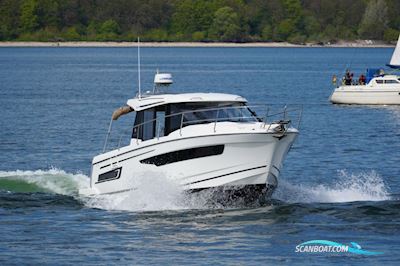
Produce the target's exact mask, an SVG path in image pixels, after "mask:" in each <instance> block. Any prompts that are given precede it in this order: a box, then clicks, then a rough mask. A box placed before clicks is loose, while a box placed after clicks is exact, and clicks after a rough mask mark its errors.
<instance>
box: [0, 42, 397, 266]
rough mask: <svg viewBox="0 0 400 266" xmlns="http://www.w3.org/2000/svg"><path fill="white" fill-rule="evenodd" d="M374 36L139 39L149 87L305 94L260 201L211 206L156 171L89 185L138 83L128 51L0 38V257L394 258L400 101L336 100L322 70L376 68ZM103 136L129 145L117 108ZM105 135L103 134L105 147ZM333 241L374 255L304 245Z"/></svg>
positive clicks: (99, 260)
mask: <svg viewBox="0 0 400 266" xmlns="http://www.w3.org/2000/svg"><path fill="white" fill-rule="evenodd" d="M392 51H393V49H389V48H386V49H383V48H376V49H371V48H366V49H363V48H142V50H141V52H142V58H141V61H142V69H141V70H142V87H143V90H144V91H146V90H151V89H152V81H153V77H154V74H155V72H156V71H157V69H159V70H160V71H161V72H170V73H172V74H173V78H174V82H175V83H174V85H173V86H172V88H171V90H172V91H175V92H198V91H201V92H227V93H234V94H239V95H242V96H244V97H246V98H247V99H248V100H249V101H250V102H256V103H267V104H270V105H271V106H275V107H276V106H278V107H284V106H285V105H288V106H291V105H302V106H303V117H302V122H301V124H300V135H299V137H298V139H297V140H296V142H295V144H294V146H293V148H292V149H291V151H290V153H289V154H288V157H287V158H286V160H285V162H284V167H283V169H282V173H281V176H280V178H279V185H278V189H277V190H276V191H275V193H274V195H273V197H272V199H271V200H270V201H268V202H266V203H263V204H261V205H260V204H259V205H255V206H245V205H243V206H242V205H241V204H240V202H239V203H238V204H235V205H234V206H224V205H215V204H214V205H209V204H208V202H209V201H208V198H209V196H210V195H208V194H207V193H203V194H199V195H188V194H186V193H185V192H184V191H182V189H181V188H180V187H179V186H178V185H177V184H175V183H174V182H172V181H170V180H169V179H168V178H166V177H165V176H163V175H162V173H151V172H149V173H146V174H143V175H140V176H137V177H135V180H134V182H135V186H136V187H137V189H136V190H134V191H131V192H130V193H128V194H125V195H123V196H116V195H110V196H101V197H95V198H90V199H88V198H83V197H81V196H79V195H78V190H79V189H81V188H85V187H87V186H88V180H89V175H90V166H91V159H92V158H93V156H95V155H96V154H98V153H100V152H101V151H102V148H103V144H104V139H105V135H106V131H107V129H108V123H109V121H110V117H111V113H112V112H113V110H114V109H116V108H118V107H120V106H122V105H124V104H125V102H126V100H127V99H128V98H130V97H133V96H134V95H135V93H136V90H137V74H136V73H137V65H136V61H137V57H136V50H135V49H133V48H1V49H0V106H1V119H0V129H1V131H0V229H1V240H0V263H1V264H39V263H44V264H72V263H79V264H130V265H131V264H244V265H259V264H267V265H268V264H273V265H275V264H291V265H292V264H318V265H321V264H378V263H379V264H382V263H386V264H396V263H397V262H398V261H399V260H400V245H399V244H400V240H399V233H400V213H399V208H400V201H399V197H400V181H399V176H400V167H399V155H400V153H399V150H400V139H399V136H400V108H399V107H397V106H339V105H332V104H330V103H329V101H328V98H329V95H330V94H331V92H332V88H333V87H332V84H331V79H332V75H333V74H336V75H338V76H339V77H340V75H342V74H343V73H344V71H345V69H346V68H350V69H351V71H353V72H354V73H355V76H358V75H359V74H361V72H363V71H365V69H366V68H367V67H371V68H372V67H380V66H383V65H384V64H385V63H386V62H388V61H389V60H390V56H391V53H392ZM120 120H121V121H118V123H117V124H116V125H115V127H114V131H113V133H114V134H113V137H112V139H111V144H115V143H116V142H119V139H120V136H122V143H123V144H126V143H128V142H129V134H130V131H131V127H132V123H133V121H132V119H130V118H129V117H127V118H121V119H120ZM111 144H110V145H111ZM310 240H329V241H334V242H338V243H341V244H344V245H350V243H351V242H356V243H358V244H359V245H360V246H361V247H362V249H364V250H368V251H378V252H383V254H380V255H374V256H367V255H359V254H354V253H318V252H317V253H299V252H296V246H297V245H299V244H301V243H303V242H305V241H310Z"/></svg>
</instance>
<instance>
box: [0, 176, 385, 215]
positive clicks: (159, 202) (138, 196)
mask: <svg viewBox="0 0 400 266" xmlns="http://www.w3.org/2000/svg"><path fill="white" fill-rule="evenodd" d="M331 181H335V184H333V185H327V184H321V185H314V186H313V185H311V186H305V185H302V184H293V183H290V182H287V181H284V180H283V179H281V180H280V182H279V185H278V188H277V190H276V191H275V193H274V194H273V196H272V199H276V200H279V201H283V202H286V203H314V202H315V203H335V202H352V201H384V200H390V199H391V197H390V194H389V192H388V189H387V188H386V186H385V183H384V181H383V178H382V177H381V176H379V175H378V174H377V173H376V172H375V171H371V172H367V173H359V174H350V173H347V172H346V171H340V172H339V175H338V177H335V178H332V179H331ZM299 182H300V181H299ZM88 187H89V177H88V176H86V175H84V174H71V173H67V172H65V171H63V170H60V169H50V170H36V171H20V170H17V171H8V172H7V171H0V191H8V192H11V193H12V192H45V193H54V194H61V195H67V196H72V197H74V198H75V199H77V200H78V201H80V202H82V203H83V204H84V205H85V206H86V207H88V208H98V209H104V210H125V211H161V210H185V209H210V208H225V207H224V206H223V205H212V206H210V204H209V199H210V198H211V197H212V191H211V192H204V193H195V194H189V193H187V192H185V191H184V190H183V189H182V187H181V186H179V184H177V183H175V182H174V181H172V180H171V179H169V178H166V177H165V176H163V175H162V174H161V173H152V172H148V173H146V174H142V175H139V176H136V177H135V178H134V179H133V180H132V183H131V184H130V187H135V189H133V190H131V191H129V192H127V193H124V194H114V195H113V194H111V195H99V196H95V197H88V198H87V197H82V196H81V195H79V194H78V191H79V189H84V188H88ZM237 205H240V202H238V204H237ZM236 207H238V206H236Z"/></svg>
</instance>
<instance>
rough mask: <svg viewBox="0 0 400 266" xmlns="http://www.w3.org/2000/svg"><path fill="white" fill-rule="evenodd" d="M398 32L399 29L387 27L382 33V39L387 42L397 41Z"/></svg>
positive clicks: (399, 32)
mask: <svg viewBox="0 0 400 266" xmlns="http://www.w3.org/2000/svg"><path fill="white" fill-rule="evenodd" d="M399 34H400V31H399V30H395V29H392V28H389V29H387V30H385V33H384V34H383V39H384V40H385V41H387V42H394V41H397V39H398V38H399Z"/></svg>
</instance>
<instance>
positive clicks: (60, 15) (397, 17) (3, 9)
mask: <svg viewBox="0 0 400 266" xmlns="http://www.w3.org/2000/svg"><path fill="white" fill-rule="evenodd" d="M399 31H400V1H399V0H352V1H349V0H334V1H332V0H267V1H265V0H148V1H142V0H114V1H103V0H0V41H4V40H32V41H36V40H37V41H49V40H56V41H63V40H92V41H115V40H117V41H119V40H126V41H134V40H136V38H137V36H141V37H142V40H145V41H146V40H147V41H228V42H243V41H249V40H250V41H289V42H294V43H304V42H308V41H312V42H328V41H329V42H332V41H336V40H341V39H342V40H352V39H357V38H361V39H377V40H385V41H388V42H389V41H393V40H395V39H397V37H398V32H399ZM396 35H397V37H396Z"/></svg>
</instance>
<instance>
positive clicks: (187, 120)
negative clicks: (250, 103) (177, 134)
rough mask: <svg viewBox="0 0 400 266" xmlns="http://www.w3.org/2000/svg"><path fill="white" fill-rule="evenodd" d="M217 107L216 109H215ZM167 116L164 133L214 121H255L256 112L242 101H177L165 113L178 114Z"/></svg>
mask: <svg viewBox="0 0 400 266" xmlns="http://www.w3.org/2000/svg"><path fill="white" fill-rule="evenodd" d="M216 109H218V110H216ZM179 113H183V114H182V115H176V116H171V117H168V118H167V120H166V125H165V128H166V135H167V134H169V133H171V132H173V131H175V130H177V129H179V128H180V126H181V121H182V122H183V123H182V127H184V126H188V125H195V124H205V123H212V122H215V121H218V122H221V121H232V122H250V121H257V118H256V114H255V113H254V112H252V111H251V110H250V109H249V108H248V107H246V105H245V104H244V103H226V102H209V103H204V102H202V103H179V104H170V105H169V107H168V108H167V115H173V114H179Z"/></svg>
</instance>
